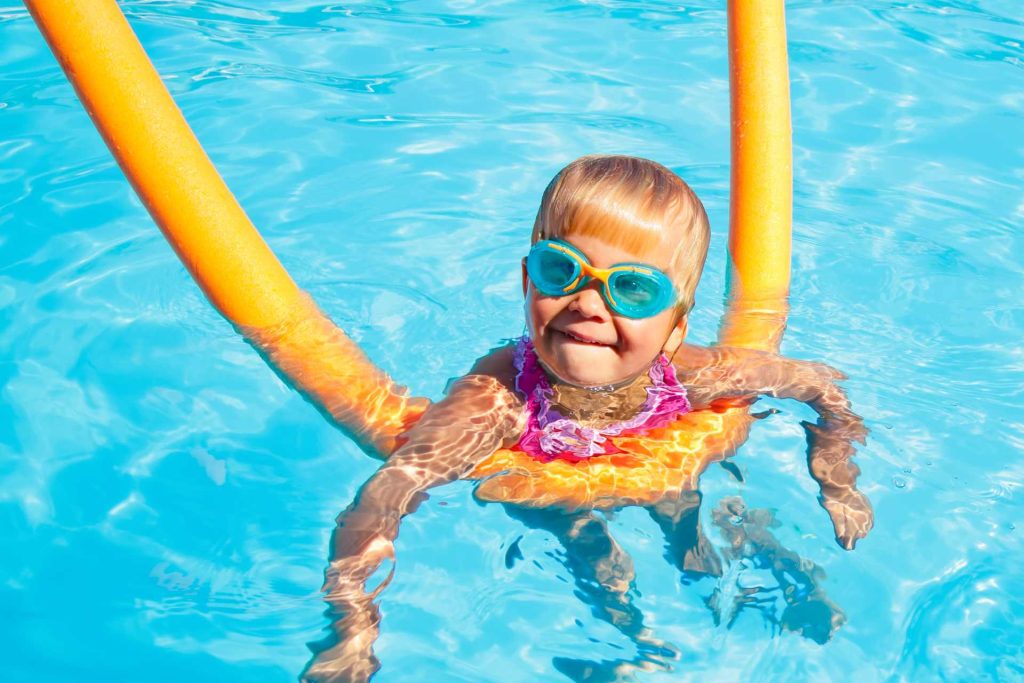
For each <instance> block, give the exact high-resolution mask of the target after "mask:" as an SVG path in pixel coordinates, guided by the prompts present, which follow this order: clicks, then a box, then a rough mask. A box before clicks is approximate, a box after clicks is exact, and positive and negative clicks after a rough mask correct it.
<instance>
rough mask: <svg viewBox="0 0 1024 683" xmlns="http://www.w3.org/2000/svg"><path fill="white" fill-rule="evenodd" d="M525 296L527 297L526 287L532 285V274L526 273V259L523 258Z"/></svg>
mask: <svg viewBox="0 0 1024 683" xmlns="http://www.w3.org/2000/svg"><path fill="white" fill-rule="evenodd" d="M522 264H523V297H524V298H525V297H526V288H527V287H529V286H530V276H529V275H527V274H526V259H525V258H524V259H523V262H522Z"/></svg>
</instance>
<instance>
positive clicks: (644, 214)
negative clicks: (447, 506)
mask: <svg viewBox="0 0 1024 683" xmlns="http://www.w3.org/2000/svg"><path fill="white" fill-rule="evenodd" d="M531 242H532V247H531V249H530V252H529V254H528V255H527V257H526V258H524V259H523V264H522V273H523V294H524V297H525V302H526V303H525V312H526V329H527V335H526V336H524V337H523V338H522V339H520V340H518V341H516V342H514V343H511V344H508V345H506V346H503V347H501V348H499V349H497V350H495V351H493V352H492V353H490V354H489V355H487V356H485V357H483V358H481V359H480V360H479V361H477V363H476V365H475V366H474V367H473V369H472V370H471V371H470V373H469V374H467V375H466V376H464V377H462V378H461V379H459V380H457V381H455V382H453V384H452V385H451V386H450V387H449V390H448V392H447V395H446V397H445V398H444V399H443V400H441V401H439V402H437V403H435V404H433V405H431V406H430V407H429V408H428V409H427V410H426V412H425V413H424V414H423V416H422V417H421V418H420V419H419V421H418V422H417V423H416V424H415V425H414V426H413V427H412V428H411V429H410V430H409V431H408V433H407V434H406V435H405V442H404V444H403V445H402V446H401V447H400V448H398V449H397V450H396V451H395V452H394V453H393V454H392V455H391V457H390V458H389V459H388V460H387V462H385V463H384V465H382V466H381V468H380V469H379V470H378V471H377V472H376V473H375V474H374V475H373V476H372V477H371V478H370V480H369V481H367V482H366V484H365V485H364V486H363V487H362V488H361V489H360V491H359V494H358V496H357V498H356V500H355V501H354V502H353V503H352V505H350V506H349V508H348V509H347V510H345V511H344V512H343V513H342V514H341V515H340V516H339V518H338V527H337V529H336V531H335V535H334V542H333V552H332V558H331V565H330V567H329V569H328V571H327V583H326V589H327V591H328V594H327V600H328V602H329V603H330V604H331V605H332V606H333V607H334V608H335V609H336V610H337V611H338V617H339V618H338V621H337V622H336V623H335V629H336V631H337V634H338V636H339V642H337V643H335V644H334V645H333V646H330V647H327V648H326V649H325V651H323V652H321V654H320V656H319V657H318V658H317V660H316V661H314V662H313V664H312V665H311V667H310V669H309V670H308V671H307V675H308V676H311V677H315V678H320V677H331V676H338V677H340V678H344V679H360V678H363V677H368V676H369V675H370V674H372V672H373V671H375V670H376V668H377V664H376V660H375V659H374V658H373V656H372V652H371V650H370V646H371V645H372V642H373V640H374V638H375V636H376V631H377V622H378V621H379V615H378V613H377V611H376V609H375V607H374V606H373V604H372V600H373V598H374V597H375V596H376V594H377V592H379V591H380V590H381V588H383V585H384V584H386V583H387V581H385V582H384V584H382V585H381V586H379V587H378V588H377V589H376V590H375V591H373V592H372V593H371V594H367V593H366V592H365V590H364V589H363V585H364V583H365V581H366V579H367V578H368V577H369V576H370V575H371V574H372V573H373V572H374V571H375V570H376V569H377V568H378V567H379V566H380V565H381V563H382V562H383V561H384V560H386V559H393V557H394V546H393V541H394V539H395V538H396V536H397V534H398V526H399V521H400V519H401V518H402V517H403V516H404V515H406V514H409V513H410V512H412V511H413V510H415V508H416V506H417V505H418V503H419V502H420V501H421V500H422V499H423V497H424V492H425V491H426V490H427V489H429V488H431V487H433V486H438V485H440V484H443V483H446V482H450V481H454V480H456V479H459V478H460V477H463V476H465V475H467V474H468V473H470V472H471V471H472V470H473V468H474V466H475V465H477V464H478V463H479V462H480V461H481V460H483V459H484V458H486V457H487V456H489V455H490V454H491V453H493V452H494V451H496V450H497V449H499V448H510V447H514V448H518V449H521V450H522V451H524V452H526V453H528V454H529V455H531V456H532V457H534V458H536V459H538V460H541V461H550V460H555V459H563V460H569V461H570V462H578V461H580V460H584V459H588V458H600V457H604V456H607V454H608V453H613V452H615V441H616V439H618V438H620V437H621V436H622V435H632V436H636V435H640V436H641V437H642V435H643V434H644V433H645V432H648V431H650V430H653V429H660V428H666V427H667V426H670V425H671V423H672V422H673V420H674V419H675V418H676V417H678V416H679V415H680V414H682V413H686V412H690V411H697V410H705V409H708V408H709V407H711V406H712V405H713V402H715V401H719V400H722V399H739V400H741V401H746V402H752V401H753V400H756V397H757V396H758V395H761V394H764V395H768V396H774V397H777V398H794V399H797V400H799V401H803V402H805V403H807V404H808V405H810V406H811V407H812V408H814V410H815V411H816V412H817V413H818V414H819V416H820V419H819V421H818V423H817V425H813V426H812V425H807V426H806V427H807V431H808V442H809V449H808V462H809V467H810V471H811V475H812V476H813V477H814V478H815V479H816V480H817V481H818V483H819V484H820V486H821V501H822V505H823V506H824V507H825V509H826V510H827V511H828V514H829V516H830V517H831V520H832V523H833V526H834V528H835V532H836V539H837V540H838V542H839V543H840V545H842V547H844V548H846V549H852V548H853V547H854V544H855V543H856V541H857V540H858V539H860V538H863V537H864V535H865V534H867V532H868V531H869V530H870V528H871V526H872V520H873V517H872V511H871V506H870V504H869V503H868V501H867V499H866V498H865V497H864V496H863V494H861V493H860V492H859V491H858V490H857V489H856V487H855V482H856V477H857V475H858V474H859V470H858V469H857V467H856V465H854V464H853V463H852V462H851V461H850V457H851V456H852V455H853V452H854V449H853V445H852V444H853V442H854V441H860V442H862V443H863V440H864V437H865V435H866V431H865V429H864V427H863V424H862V422H861V420H860V418H859V417H857V416H856V415H855V414H854V413H853V412H851V410H850V407H849V403H848V401H847V399H846V396H845V395H844V394H843V392H842V390H841V389H839V387H838V386H836V384H835V380H837V379H842V378H843V376H842V375H841V374H840V373H839V372H837V371H835V370H833V369H831V368H829V367H828V366H825V365H821V364H818V363H809V362H804V361H797V360H791V359H787V358H783V357H780V356H777V355H773V354H770V353H765V352H759V351H751V350H747V349H739V348H726V347H712V348H702V347H697V346H691V345H688V344H685V343H684V342H683V338H684V336H685V333H686V322H687V315H688V313H689V311H690V309H691V308H692V306H693V297H694V291H695V290H696V287H697V282H698V280H699V278H700V274H701V271H702V269H703V266H704V260H705V257H706V255H707V251H708V242H709V228H708V220H707V216H706V214H705V211H704V207H703V206H702V204H701V202H700V200H699V199H698V198H697V197H696V195H695V194H694V193H693V191H692V190H691V189H690V188H689V187H688V186H687V185H686V183H684V182H683V181H682V180H681V179H680V178H679V177H678V176H676V175H675V174H674V173H672V172H671V171H669V170H668V169H667V168H665V167H663V166H661V165H659V164H656V163H654V162H651V161H647V160H644V159H638V158H632V157H624V156H588V157H583V158H581V159H578V160H576V161H574V162H572V163H571V164H569V165H568V166H567V167H566V168H564V169H563V170H562V171H561V172H559V173H558V175H556V176H555V178H554V180H552V182H551V183H550V185H549V186H548V188H547V189H546V191H545V192H544V196H543V199H542V201H541V205H540V210H539V211H538V213H537V219H536V222H535V224H534V228H533V236H532V240H531ZM679 493H680V494H683V493H685V492H679ZM691 493H692V492H691ZM685 500H686V496H683V495H680V496H679V497H678V498H677V500H676V502H675V503H673V502H672V501H671V500H669V501H665V502H664V503H659V506H658V507H659V509H660V510H661V513H659V514H661V517H660V518H659V523H662V522H664V523H663V524H662V526H663V527H665V525H666V524H667V525H668V527H672V524H673V523H674V522H673V521H672V520H675V523H678V521H679V520H680V519H684V518H687V519H692V520H695V519H696V515H695V514H694V515H687V514H686V510H688V509H690V508H693V505H692V504H686V503H685ZM666 506H667V507H666ZM666 510H668V512H667V513H666V512H665V511H666ZM587 514H588V513H587V512H586V511H566V515H569V516H567V517H565V518H563V519H562V520H561V522H552V523H551V524H553V525H554V526H558V525H559V524H561V526H562V527H564V529H565V530H566V531H565V533H566V538H567V539H570V540H571V539H572V538H573V537H572V533H573V531H572V530H573V529H576V528H577V527H578V529H583V528H585V527H586V526H587V525H588V524H590V522H587V521H578V520H582V519H584V518H586V519H592V518H589V517H586V515H587ZM652 514H654V513H653V512H652ZM572 515H575V517H572ZM580 515H583V517H580ZM567 520H568V521H567ZM609 542H610V543H612V546H609V547H611V548H612V549H613V550H614V549H615V548H617V546H614V542H611V541H609ZM670 545H671V543H670ZM687 552H690V553H691V554H692V553H694V552H696V553H697V554H698V555H699V554H700V548H689V549H684V550H680V551H679V554H680V557H679V558H678V559H679V564H680V567H681V568H683V566H684V565H685V562H686V561H687V560H686V558H685V557H684V556H686V554H687ZM691 559H692V557H691ZM630 572H631V569H630V570H629V571H627V572H626V574H627V575H628V574H630ZM596 580H597V581H598V582H599V583H602V584H607V585H608V586H609V590H612V591H613V592H615V593H618V594H624V592H625V590H626V589H625V588H624V587H623V585H624V584H628V583H629V577H628V576H627V577H626V580H623V577H622V576H621V575H620V576H618V577H617V578H616V577H613V578H609V579H608V580H607V581H604V580H602V579H601V578H600V577H598V578H597V579H596ZM616 585H617V586H618V587H616Z"/></svg>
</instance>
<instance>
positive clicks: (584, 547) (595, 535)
mask: <svg viewBox="0 0 1024 683" xmlns="http://www.w3.org/2000/svg"><path fill="white" fill-rule="evenodd" d="M505 509H506V510H507V511H508V513H509V515H510V516H512V517H513V518H514V519H517V520H519V521H521V522H523V523H524V524H526V525H527V526H528V527H530V528H531V529H541V530H543V531H547V532H548V533H550V534H552V535H553V536H554V537H555V538H556V539H558V541H559V543H561V545H562V547H563V548H564V549H565V556H564V559H562V563H563V564H564V565H565V567H566V569H568V570H569V573H570V574H571V575H572V578H573V582H574V584H575V586H576V594H577V596H579V597H580V598H581V599H582V600H583V601H584V602H586V603H587V604H588V605H589V606H590V608H591V612H592V613H593V615H594V616H595V617H597V618H598V619H601V620H603V621H606V622H608V623H609V624H611V625H612V626H614V627H615V628H616V629H617V630H618V631H619V632H620V633H622V634H623V635H624V636H626V637H627V638H629V639H630V641H632V642H633V644H634V645H635V646H636V648H637V651H638V655H637V658H636V659H635V660H633V661H626V660H614V661H604V662H593V661H585V660H575V659H568V658H556V659H555V662H554V664H555V668H557V669H558V670H559V671H561V672H562V673H564V674H566V675H567V676H569V677H570V678H573V679H575V680H588V681H614V680H622V679H623V678H624V677H628V675H629V674H630V673H631V672H634V671H638V670H645V671H651V670H662V671H665V670H671V669H672V666H671V661H672V660H674V659H677V658H678V652H677V650H676V649H675V648H674V647H672V646H671V645H668V644H666V643H664V642H662V641H660V640H658V639H656V638H654V637H653V635H652V633H651V631H650V629H648V628H647V627H645V626H644V616H643V613H642V612H641V611H640V609H639V608H637V607H636V605H634V604H633V591H634V586H633V582H634V579H635V578H636V571H635V570H634V567H633V560H632V558H630V556H629V555H628V554H627V553H626V551H625V550H623V549H622V547H621V546H620V545H619V544H618V543H617V542H616V541H615V539H614V538H613V537H612V535H611V533H610V532H609V531H608V523H607V522H606V521H605V520H604V519H603V518H602V517H600V516H598V515H596V514H595V513H593V512H589V511H587V512H576V513H565V512H562V511H560V510H552V509H535V508H522V507H517V506H512V505H506V506H505Z"/></svg>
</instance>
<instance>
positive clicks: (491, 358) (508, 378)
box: [469, 342, 516, 391]
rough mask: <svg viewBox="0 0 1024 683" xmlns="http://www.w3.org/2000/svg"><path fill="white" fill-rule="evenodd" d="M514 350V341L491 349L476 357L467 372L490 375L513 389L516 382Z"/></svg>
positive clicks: (510, 389)
mask: <svg viewBox="0 0 1024 683" xmlns="http://www.w3.org/2000/svg"><path fill="white" fill-rule="evenodd" d="M515 350H516V345H515V342H509V343H507V344H503V345H502V346H499V347H497V348H494V349H491V350H490V351H489V352H487V354H485V355H484V356H481V357H480V358H479V359H477V361H476V363H474V364H473V367H472V368H471V369H470V371H469V374H470V375H483V376H486V377H492V378H494V379H496V380H498V382H500V383H501V384H502V385H504V386H505V387H507V388H508V389H509V391H514V390H515V382H516V368H515V364H514V360H515Z"/></svg>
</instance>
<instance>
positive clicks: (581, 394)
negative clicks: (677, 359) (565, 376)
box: [545, 371, 651, 427]
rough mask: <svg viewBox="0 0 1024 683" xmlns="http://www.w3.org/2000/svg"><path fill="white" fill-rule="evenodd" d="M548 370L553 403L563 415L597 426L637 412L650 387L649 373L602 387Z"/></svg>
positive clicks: (627, 417) (623, 418)
mask: <svg viewBox="0 0 1024 683" xmlns="http://www.w3.org/2000/svg"><path fill="white" fill-rule="evenodd" d="M545 373H546V374H547V376H548V380H549V381H550V383H551V389H552V391H553V392H554V393H553V396H552V397H551V402H552V406H553V407H554V408H555V409H556V410H557V411H558V412H559V413H561V414H562V415H564V416H566V417H568V418H570V419H572V420H575V421H577V422H579V423H581V424H586V425H588V426H594V427H599V426H602V425H603V424H604V423H612V422H621V421H623V420H628V419H630V418H631V417H633V416H634V415H636V414H637V412H639V410H640V408H641V407H643V405H644V401H646V400H647V387H649V386H651V378H650V376H649V375H648V373H646V372H642V373H640V374H639V375H637V376H636V377H633V378H632V379H628V380H625V381H623V382H619V383H616V384H612V385H608V386H602V387H581V386H577V385H575V384H569V383H567V382H563V381H561V380H559V379H558V378H557V377H553V376H552V375H551V373H549V372H546V371H545Z"/></svg>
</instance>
